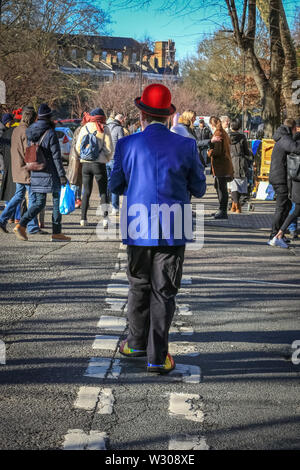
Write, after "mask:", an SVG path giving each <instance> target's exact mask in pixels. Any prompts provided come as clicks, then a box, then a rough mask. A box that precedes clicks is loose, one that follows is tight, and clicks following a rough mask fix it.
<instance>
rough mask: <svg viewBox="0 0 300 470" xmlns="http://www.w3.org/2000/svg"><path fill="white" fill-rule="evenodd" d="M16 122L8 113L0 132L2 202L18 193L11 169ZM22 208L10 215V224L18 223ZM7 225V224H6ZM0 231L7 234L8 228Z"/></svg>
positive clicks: (0, 197)
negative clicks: (14, 125)
mask: <svg viewBox="0 0 300 470" xmlns="http://www.w3.org/2000/svg"><path fill="white" fill-rule="evenodd" d="M13 122H14V116H13V115H12V114H9V113H6V114H4V115H3V116H2V129H1V132H0V135H1V139H0V153H1V154H2V158H3V167H4V168H3V174H2V183H1V189H0V200H1V201H5V202H6V205H7V202H8V201H10V200H11V198H12V197H13V196H14V194H15V192H16V185H15V183H14V181H13V177H12V168H11V137H12V133H13V130H14V128H13V127H12V124H13ZM20 210H21V206H20V204H18V206H17V207H16V209H15V210H14V212H13V213H11V214H10V218H9V220H8V221H9V223H13V222H14V220H15V222H18V221H19V220H17V219H18V218H19V217H20ZM5 225H6V224H5ZM0 229H1V230H3V231H4V232H7V230H6V227H4V226H3V224H2V226H0Z"/></svg>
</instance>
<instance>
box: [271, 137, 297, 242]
mask: <svg viewBox="0 0 300 470" xmlns="http://www.w3.org/2000/svg"><path fill="white" fill-rule="evenodd" d="M294 140H295V141H296V142H300V132H296V134H294ZM296 178H297V180H292V181H289V186H290V188H289V189H290V196H291V200H292V203H293V208H292V210H291V211H290V213H289V215H288V216H287V218H286V219H285V221H284V222H283V224H282V226H281V227H280V230H279V231H278V233H277V234H276V236H275V237H274V239H273V243H272V246H280V248H288V245H287V243H286V242H285V240H284V234H285V232H286V230H287V228H290V226H291V224H292V222H294V223H295V224H296V228H297V217H299V216H300V167H299V171H298V174H297V176H296ZM295 220H296V222H295Z"/></svg>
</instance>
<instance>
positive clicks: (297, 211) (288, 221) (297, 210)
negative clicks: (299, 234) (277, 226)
mask: <svg viewBox="0 0 300 470" xmlns="http://www.w3.org/2000/svg"><path fill="white" fill-rule="evenodd" d="M299 216H300V204H295V208H294V210H293V212H292V213H291V214H289V215H288V216H287V218H286V219H285V221H284V223H283V225H282V226H281V230H282V231H283V232H285V231H286V229H287V228H288V226H289V225H290V224H291V223H292V222H293V220H294V219H296V224H297V217H299ZM296 227H297V225H296Z"/></svg>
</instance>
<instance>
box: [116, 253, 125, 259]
mask: <svg viewBox="0 0 300 470" xmlns="http://www.w3.org/2000/svg"><path fill="white" fill-rule="evenodd" d="M118 258H119V259H126V260H127V253H123V252H120V253H119V254H118Z"/></svg>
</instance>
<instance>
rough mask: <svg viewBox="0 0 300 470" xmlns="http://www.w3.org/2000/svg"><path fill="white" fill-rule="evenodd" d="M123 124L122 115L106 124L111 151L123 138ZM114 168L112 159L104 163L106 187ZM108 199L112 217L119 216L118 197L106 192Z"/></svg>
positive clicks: (123, 118)
mask: <svg viewBox="0 0 300 470" xmlns="http://www.w3.org/2000/svg"><path fill="white" fill-rule="evenodd" d="M124 124H125V117H124V116H123V115H122V114H117V115H116V117H115V119H114V120H113V121H112V122H109V123H108V124H107V127H108V128H109V130H110V133H111V140H112V143H113V149H114V150H115V148H116V145H117V142H118V140H120V139H122V137H124V136H125V134H124V128H123V126H124ZM113 167H114V159H113V158H112V159H111V160H110V161H109V162H108V163H106V170H107V185H109V183H110V175H111V172H112V170H113ZM108 197H109V200H110V201H111V204H112V207H113V208H112V215H118V214H119V205H120V201H119V195H118V194H115V193H112V192H110V191H109V190H108Z"/></svg>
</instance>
